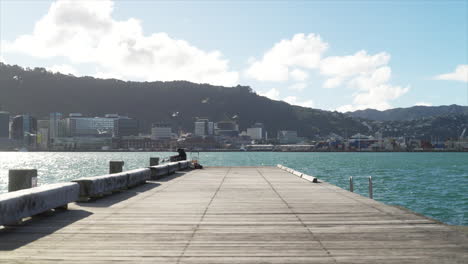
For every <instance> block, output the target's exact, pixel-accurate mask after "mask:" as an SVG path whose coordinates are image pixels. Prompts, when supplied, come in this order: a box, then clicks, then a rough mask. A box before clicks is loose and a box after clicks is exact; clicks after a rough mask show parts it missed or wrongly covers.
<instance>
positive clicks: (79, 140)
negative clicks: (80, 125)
mask: <svg viewBox="0 0 468 264" xmlns="http://www.w3.org/2000/svg"><path fill="white" fill-rule="evenodd" d="M111 145H112V138H110V137H74V138H70V137H62V138H55V141H54V149H55V150H68V151H70V150H73V151H74V150H87V151H90V150H108V149H110V147H111Z"/></svg>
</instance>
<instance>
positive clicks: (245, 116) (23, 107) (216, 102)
mask: <svg viewBox="0 0 468 264" xmlns="http://www.w3.org/2000/svg"><path fill="white" fill-rule="evenodd" d="M0 106H3V110H5V111H8V112H10V113H12V114H21V113H29V114H32V115H33V116H35V117H37V118H39V119H43V118H44V119H47V118H48V115H49V113H52V112H61V113H63V114H64V115H65V116H66V115H68V114H69V113H77V112H78V113H83V114H84V115H87V116H103V115H104V114H112V113H118V114H122V115H128V116H129V117H132V118H135V119H138V120H140V121H141V129H140V130H141V131H140V132H143V133H149V131H150V127H151V124H153V123H157V122H164V123H168V124H170V125H171V126H172V127H173V128H174V129H175V130H183V131H185V132H191V131H193V129H194V121H195V120H196V118H197V117H203V118H208V119H209V120H211V121H214V122H217V121H222V120H227V119H233V118H234V117H236V121H237V122H238V124H239V128H240V129H241V130H242V131H245V130H246V128H248V127H250V126H252V125H253V124H254V123H256V122H261V123H264V125H265V128H266V130H267V132H268V135H269V138H273V137H276V133H277V132H278V131H279V130H295V131H297V132H298V135H299V136H300V137H306V138H308V139H313V140H319V139H325V138H327V137H328V136H329V135H331V134H336V135H340V136H342V137H350V136H352V135H354V134H356V133H362V134H366V135H374V134H375V133H376V132H381V133H382V135H383V136H384V137H385V136H388V137H400V136H404V137H414V138H421V139H430V138H431V137H432V136H436V137H438V138H440V139H444V138H454V137H458V136H459V135H460V133H461V131H462V130H463V129H464V128H465V127H467V126H468V109H467V107H462V106H457V105H450V106H437V107H424V106H415V107H410V108H396V109H391V110H387V111H377V110H371V109H367V110H362V111H356V112H351V113H345V114H344V113H338V112H331V111H325V110H319V109H312V108H305V107H300V106H295V105H290V104H288V103H285V102H283V101H275V100H271V99H269V98H266V97H264V96H260V95H258V94H256V93H255V92H254V91H253V90H252V89H251V88H250V87H248V86H239V85H238V86H236V87H222V86H213V85H209V84H196V83H191V82H187V81H172V82H130V81H128V82H125V81H120V80H116V79H96V78H93V77H75V76H72V75H64V74H60V73H51V72H48V71H46V70H45V69H44V68H34V69H24V68H22V67H19V66H12V65H6V64H3V63H0ZM382 120H383V121H382Z"/></svg>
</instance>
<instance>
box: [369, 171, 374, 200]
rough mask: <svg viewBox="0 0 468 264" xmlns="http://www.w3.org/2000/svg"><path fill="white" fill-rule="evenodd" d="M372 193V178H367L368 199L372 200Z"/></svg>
mask: <svg viewBox="0 0 468 264" xmlns="http://www.w3.org/2000/svg"><path fill="white" fill-rule="evenodd" d="M373 192H374V191H373V190H372V176H369V198H371V199H374V193H373Z"/></svg>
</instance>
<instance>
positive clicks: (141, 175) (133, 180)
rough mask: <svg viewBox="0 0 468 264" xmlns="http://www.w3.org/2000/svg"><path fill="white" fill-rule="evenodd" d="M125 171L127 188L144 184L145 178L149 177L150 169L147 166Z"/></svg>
mask: <svg viewBox="0 0 468 264" xmlns="http://www.w3.org/2000/svg"><path fill="white" fill-rule="evenodd" d="M125 173H127V176H128V181H127V187H128V188H131V187H134V186H137V185H140V184H144V183H146V181H147V180H150V179H151V169H149V168H144V169H136V170H130V171H126V172H125Z"/></svg>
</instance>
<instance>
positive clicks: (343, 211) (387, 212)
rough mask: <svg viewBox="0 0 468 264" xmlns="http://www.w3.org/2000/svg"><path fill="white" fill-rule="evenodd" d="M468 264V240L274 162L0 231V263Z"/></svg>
mask: <svg viewBox="0 0 468 264" xmlns="http://www.w3.org/2000/svg"><path fill="white" fill-rule="evenodd" d="M44 262H46V263H48V262H60V263H77V262H80V263H114V262H120V263H203V264H207V263H398V264H401V263H438V264H439V263H468V237H467V235H466V233H462V232H458V231H456V230H454V229H453V228H452V227H450V226H447V225H444V224H440V223H438V222H436V221H434V220H431V219H428V218H425V217H422V216H419V215H417V214H414V213H412V212H409V211H407V210H404V209H399V208H396V207H393V206H388V205H384V204H382V203H379V202H377V201H374V200H371V199H368V198H366V197H362V196H360V195H357V194H354V193H350V192H348V191H345V190H343V189H340V188H338V187H336V186H333V185H331V184H328V183H323V182H321V183H311V182H309V181H306V180H304V179H301V178H298V177H296V176H294V175H292V174H290V173H288V172H286V171H284V170H281V169H279V168H276V167H212V168H205V169H203V170H194V171H190V172H180V173H176V174H174V175H172V176H169V177H166V178H164V179H162V180H160V181H155V182H150V183H147V184H145V185H141V186H139V187H136V188H133V189H129V190H126V191H122V192H120V193H117V194H114V195H110V196H107V197H104V198H102V199H98V200H96V201H94V202H88V203H76V204H75V203H74V204H70V205H69V210H68V211H63V212H56V213H53V214H50V215H41V216H37V217H33V218H32V219H31V220H30V221H26V222H25V223H24V224H23V225H21V226H17V227H8V228H5V229H2V230H0V263H44Z"/></svg>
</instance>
